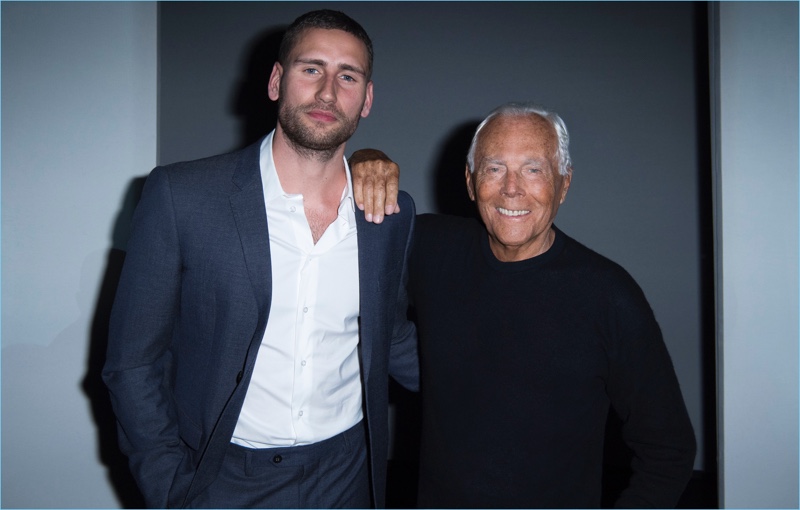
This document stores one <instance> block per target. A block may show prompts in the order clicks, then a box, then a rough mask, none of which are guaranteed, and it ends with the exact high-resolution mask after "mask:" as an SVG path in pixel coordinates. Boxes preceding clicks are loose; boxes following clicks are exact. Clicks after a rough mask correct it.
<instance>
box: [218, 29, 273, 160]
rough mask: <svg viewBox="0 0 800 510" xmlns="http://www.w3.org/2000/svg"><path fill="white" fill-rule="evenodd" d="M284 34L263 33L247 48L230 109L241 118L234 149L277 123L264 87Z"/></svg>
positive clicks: (264, 133)
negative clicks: (237, 143)
mask: <svg viewBox="0 0 800 510" xmlns="http://www.w3.org/2000/svg"><path fill="white" fill-rule="evenodd" d="M285 31H286V29H285V28H281V29H277V30H276V29H270V30H266V31H264V32H262V33H261V34H259V36H258V37H256V38H254V39H253V42H252V43H251V44H250V46H249V47H248V51H247V54H248V58H247V60H246V67H245V69H244V70H243V73H242V78H241V79H240V80H239V81H238V83H237V85H236V88H235V91H234V93H233V97H232V101H231V106H230V108H231V112H232V113H233V114H234V115H235V116H236V117H238V118H239V119H240V130H239V145H238V146H237V147H236V148H237V149H243V148H245V147H247V146H248V145H250V144H252V143H255V142H257V141H258V140H259V139H261V137H263V136H264V135H266V134H267V133H269V132H270V131H272V129H273V128H274V127H275V124H276V123H277V122H278V108H277V104H276V103H275V102H273V101H271V100H270V98H269V96H268V95H267V85H268V83H269V76H270V74H271V73H272V67H273V65H274V63H275V62H276V61H277V60H278V49H279V48H280V44H281V38H282V37H283V33H284V32H285Z"/></svg>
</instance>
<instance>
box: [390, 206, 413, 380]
mask: <svg viewBox="0 0 800 510" xmlns="http://www.w3.org/2000/svg"><path fill="white" fill-rule="evenodd" d="M398 202H399V203H400V210H401V211H403V213H404V214H408V215H410V218H411V219H410V220H409V224H410V228H409V231H408V238H407V239H406V244H405V253H404V254H403V269H402V275H401V281H400V288H399V291H398V296H397V308H396V310H395V317H394V328H393V331H392V344H391V347H390V349H391V350H390V353H389V374H390V375H391V376H392V377H393V378H394V379H395V380H396V381H397V382H399V383H400V384H401V385H402V386H404V387H405V388H407V389H409V390H411V391H418V390H419V357H418V354H417V330H416V327H415V326H414V323H413V322H411V321H410V320H409V319H408V262H409V257H410V256H411V248H412V246H413V240H414V223H415V221H414V216H415V209H414V201H413V200H411V197H409V196H408V195H407V194H405V193H401V194H400V196H399V197H398Z"/></svg>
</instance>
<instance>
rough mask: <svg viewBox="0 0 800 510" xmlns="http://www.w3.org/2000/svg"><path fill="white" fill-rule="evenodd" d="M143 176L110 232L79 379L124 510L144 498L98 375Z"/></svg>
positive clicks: (134, 182) (130, 188)
mask: <svg viewBox="0 0 800 510" xmlns="http://www.w3.org/2000/svg"><path fill="white" fill-rule="evenodd" d="M144 181H145V178H144V177H137V178H135V179H133V180H132V181H131V182H130V184H129V185H128V190H127V192H126V193H125V198H124V199H123V203H122V206H121V207H120V211H119V213H118V214H117V218H116V221H115V223H114V229H113V232H112V247H111V249H110V250H109V251H108V257H107V261H106V269H105V272H104V273H103V279H102V281H101V283H100V290H99V292H98V294H97V304H96V306H95V311H94V316H93V318H92V326H91V330H90V336H91V338H90V339H89V359H88V362H87V364H86V365H87V367H88V368H87V372H86V376H85V377H84V378H83V384H82V386H83V391H84V393H85V394H86V396H87V397H88V398H89V401H90V403H91V407H92V417H93V418H94V422H95V426H96V427H97V438H98V451H99V453H100V461H101V462H102V463H103V465H104V466H105V467H106V469H107V470H108V478H109V482H110V483H111V485H112V486H113V488H114V491H115V492H116V494H117V498H118V499H119V501H120V504H121V505H122V506H123V507H124V508H144V499H143V498H142V496H141V494H140V493H139V490H138V488H137V487H136V482H135V481H134V480H133V476H132V475H131V474H130V471H129V470H128V460H127V458H126V457H125V456H124V455H123V454H122V452H120V450H119V446H118V444H117V428H116V419H115V418H114V412H113V410H112V409H111V399H110V397H109V395H108V389H107V388H106V385H105V384H104V383H103V380H102V378H101V373H102V370H103V364H104V363H105V360H106V348H107V346H108V323H109V319H110V317H111V306H112V304H113V303H114V295H115V294H116V291H117V284H118V283H119V277H120V273H121V272H122V264H123V262H124V261H125V251H124V250H123V248H124V247H125V246H126V245H127V242H128V238H129V237H130V228H131V218H132V217H133V211H134V209H135V208H136V204H137V203H138V202H139V198H140V197H141V195H142V188H143V187H144Z"/></svg>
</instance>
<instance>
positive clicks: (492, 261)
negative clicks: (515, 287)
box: [481, 224, 565, 273]
mask: <svg viewBox="0 0 800 510" xmlns="http://www.w3.org/2000/svg"><path fill="white" fill-rule="evenodd" d="M552 228H553V231H554V232H555V234H556V236H555V239H553V244H552V245H551V246H550V248H548V249H547V251H545V252H544V253H542V254H540V255H537V256H535V257H532V258H529V259H525V260H519V261H516V262H502V261H500V260H498V258H497V257H495V255H494V252H492V247H491V246H490V245H489V233H488V232H487V231H486V227H485V226H484V225H483V224H481V251H482V252H483V258H484V260H485V261H486V263H487V264H488V265H489V267H490V268H492V269H493V270H495V271H502V272H512V273H515V272H518V271H528V270H530V269H535V268H538V267H540V266H542V265H544V264H546V263H548V262H549V261H551V260H552V259H554V258H555V257H557V256H558V254H559V253H561V251H562V250H563V249H564V239H565V235H564V233H563V232H561V230H559V229H558V227H556V226H555V225H553V226H552Z"/></svg>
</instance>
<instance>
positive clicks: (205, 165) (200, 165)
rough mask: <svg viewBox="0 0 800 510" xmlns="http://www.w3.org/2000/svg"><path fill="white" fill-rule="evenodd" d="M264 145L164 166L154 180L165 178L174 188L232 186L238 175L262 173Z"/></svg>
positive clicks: (258, 143)
mask: <svg viewBox="0 0 800 510" xmlns="http://www.w3.org/2000/svg"><path fill="white" fill-rule="evenodd" d="M260 144H261V142H260V141H259V142H256V143H254V144H252V145H250V146H248V147H245V148H244V149H239V150H235V151H232V152H227V153H224V154H217V155H214V156H209V157H205V158H201V159H195V160H191V161H179V162H176V163H170V164H167V165H160V166H158V167H156V168H155V169H154V170H153V171H152V172H151V174H150V178H153V179H159V178H163V179H167V180H168V181H169V182H170V183H172V184H183V185H190V186H191V185H202V184H203V183H208V184H211V185H218V184H219V183H221V182H230V181H231V178H232V177H233V175H234V174H235V173H237V172H244V173H250V174H253V175H256V174H257V173H258V171H259V155H260Z"/></svg>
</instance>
